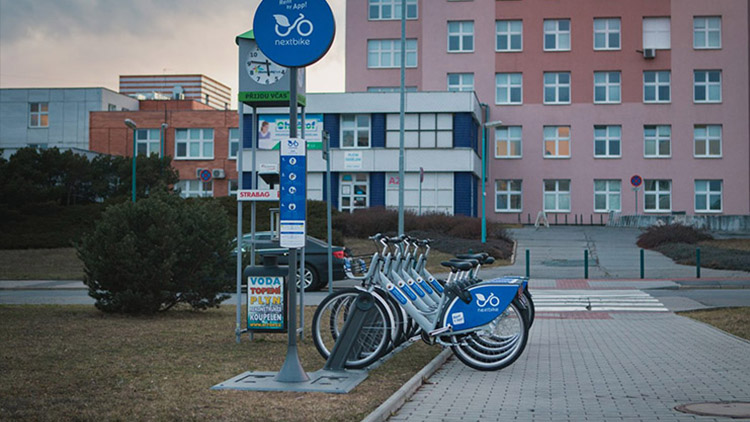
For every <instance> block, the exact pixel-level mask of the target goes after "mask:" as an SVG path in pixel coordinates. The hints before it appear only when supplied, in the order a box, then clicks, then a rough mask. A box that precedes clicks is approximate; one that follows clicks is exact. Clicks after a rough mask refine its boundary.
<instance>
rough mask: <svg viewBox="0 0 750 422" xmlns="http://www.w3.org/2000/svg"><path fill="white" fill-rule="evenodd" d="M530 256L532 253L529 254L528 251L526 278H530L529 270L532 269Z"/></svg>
mask: <svg viewBox="0 0 750 422" xmlns="http://www.w3.org/2000/svg"><path fill="white" fill-rule="evenodd" d="M530 255H531V253H530V252H529V250H528V249H526V278H529V272H530V271H529V270H530V269H531V261H530V259H529V256H530Z"/></svg>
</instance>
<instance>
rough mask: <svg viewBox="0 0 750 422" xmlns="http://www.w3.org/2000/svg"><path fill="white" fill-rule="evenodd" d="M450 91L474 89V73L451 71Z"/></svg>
mask: <svg viewBox="0 0 750 422" xmlns="http://www.w3.org/2000/svg"><path fill="white" fill-rule="evenodd" d="M448 91H474V74H473V73H449V74H448Z"/></svg>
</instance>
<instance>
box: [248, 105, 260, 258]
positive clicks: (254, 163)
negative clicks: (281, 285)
mask: <svg viewBox="0 0 750 422" xmlns="http://www.w3.org/2000/svg"><path fill="white" fill-rule="evenodd" d="M259 122H260V118H259V116H258V108H257V107H255V106H253V134H252V135H251V136H250V138H251V139H252V142H253V146H252V149H251V154H252V167H251V171H252V173H251V177H250V180H251V181H252V186H250V189H258V171H257V170H258V167H257V160H258V158H257V149H258V129H259V128H258V123H259ZM256 210H257V208H256V204H255V201H253V202H251V203H250V266H255V230H256V225H257V223H256V220H255V218H256Z"/></svg>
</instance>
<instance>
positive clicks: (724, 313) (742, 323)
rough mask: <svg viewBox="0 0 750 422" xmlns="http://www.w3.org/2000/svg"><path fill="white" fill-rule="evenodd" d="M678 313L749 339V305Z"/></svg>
mask: <svg viewBox="0 0 750 422" xmlns="http://www.w3.org/2000/svg"><path fill="white" fill-rule="evenodd" d="M680 315H683V316H686V317H689V318H693V319H697V320H698V321H702V322H705V323H707V324H711V325H713V326H714V327H717V328H720V329H722V330H724V331H726V332H728V333H732V334H734V335H736V336H737V337H742V338H744V339H745V340H750V307H743V308H722V309H711V310H707V311H690V312H680Z"/></svg>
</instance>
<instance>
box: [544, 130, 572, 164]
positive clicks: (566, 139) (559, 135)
mask: <svg viewBox="0 0 750 422" xmlns="http://www.w3.org/2000/svg"><path fill="white" fill-rule="evenodd" d="M544 158H570V126H545V127H544Z"/></svg>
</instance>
